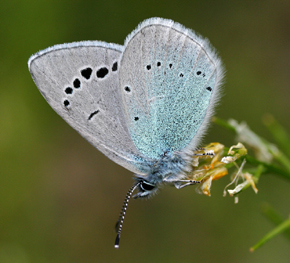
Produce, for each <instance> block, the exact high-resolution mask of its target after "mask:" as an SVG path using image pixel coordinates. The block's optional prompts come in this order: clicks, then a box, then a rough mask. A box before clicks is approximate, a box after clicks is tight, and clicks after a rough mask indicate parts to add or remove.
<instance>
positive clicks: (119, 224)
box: [115, 183, 140, 248]
mask: <svg viewBox="0 0 290 263" xmlns="http://www.w3.org/2000/svg"><path fill="white" fill-rule="evenodd" d="M139 184H140V183H137V184H134V185H133V186H132V187H131V188H130V189H129V191H128V192H127V194H126V197H125V200H124V203H123V207H122V209H121V212H120V216H119V219H118V221H117V223H116V226H115V231H116V232H117V237H116V240H115V248H119V242H120V237H121V231H122V227H123V223H124V219H125V214H126V210H127V207H128V204H129V201H130V198H131V196H132V194H133V192H134V191H135V189H136V188H137V187H138V186H139Z"/></svg>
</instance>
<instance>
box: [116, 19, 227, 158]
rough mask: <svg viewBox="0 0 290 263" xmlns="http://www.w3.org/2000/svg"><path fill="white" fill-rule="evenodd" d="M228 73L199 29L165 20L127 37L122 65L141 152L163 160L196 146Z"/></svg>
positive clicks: (126, 101)
mask: <svg viewBox="0 0 290 263" xmlns="http://www.w3.org/2000/svg"><path fill="white" fill-rule="evenodd" d="M222 75H223V70H222V66H221V61H220V60H219V58H218V57H217V56H216V54H215V52H214V51H213V49H212V48H211V47H210V46H209V43H208V41H207V40H205V39H203V38H201V37H199V36H197V35H196V34H195V33H194V32H193V31H191V30H189V29H186V28H184V27H183V26H181V25H180V24H178V23H174V22H173V21H171V20H165V19H161V18H153V19H149V20H145V21H144V22H143V23H141V24H140V25H139V26H138V27H137V29H136V30H135V31H133V32H132V33H131V35H129V36H128V37H127V39H126V42H125V50H124V53H123V55H122V59H121V68H120V85H121V86H120V87H121V90H122V98H123V101H124V108H125V115H126V118H127V122H128V128H129V132H130V135H131V137H132V140H133V141H134V143H135V145H136V147H137V148H138V149H139V150H140V152H142V153H143V154H144V155H146V156H147V157H148V158H153V159H154V158H157V159H158V158H159V157H160V156H161V155H162V154H164V152H167V151H182V150H184V149H190V150H192V149H193V148H195V147H196V146H197V143H198V142H199V139H200V137H201V136H202V133H203V132H204V130H205V128H206V126H207V124H208V122H209V117H210V116H211V114H212V111H213V105H214V103H215V101H216V100H217V98H218V88H219V86H220V83H221V79H222ZM136 76H138V77H136Z"/></svg>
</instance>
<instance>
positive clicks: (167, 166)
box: [134, 151, 191, 198]
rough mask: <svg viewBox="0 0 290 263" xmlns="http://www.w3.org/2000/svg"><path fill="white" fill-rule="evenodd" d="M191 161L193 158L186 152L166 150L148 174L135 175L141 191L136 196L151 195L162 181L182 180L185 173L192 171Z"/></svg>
mask: <svg viewBox="0 0 290 263" xmlns="http://www.w3.org/2000/svg"><path fill="white" fill-rule="evenodd" d="M190 161H191V158H190V157H189V156H187V155H186V154H185V153H180V152H170V151H166V152H164V154H163V155H162V156H161V157H160V159H159V160H157V161H156V162H154V163H153V164H152V165H151V167H150V169H149V171H148V174H147V175H145V176H140V175H137V174H136V175H135V176H136V177H137V178H135V180H136V182H137V184H139V185H138V189H139V192H138V193H137V194H136V195H135V196H134V197H135V198H139V197H148V196H151V195H152V194H154V193H156V191H157V190H158V188H159V186H160V185H161V184H162V183H174V182H176V181H178V180H181V179H182V178H184V177H185V173H186V172H188V171H190Z"/></svg>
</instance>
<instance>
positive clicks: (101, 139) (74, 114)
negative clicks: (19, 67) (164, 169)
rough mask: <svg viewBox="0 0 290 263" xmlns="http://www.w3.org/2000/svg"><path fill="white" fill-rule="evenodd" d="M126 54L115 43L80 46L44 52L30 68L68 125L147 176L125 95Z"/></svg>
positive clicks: (119, 161) (130, 168) (121, 47)
mask: <svg viewBox="0 0 290 263" xmlns="http://www.w3.org/2000/svg"><path fill="white" fill-rule="evenodd" d="M122 52H123V46H119V45H115V44H107V43H104V42H98V41H94V42H91V41H87V42H78V43H71V44H63V45H57V46H54V47H51V48H48V49H46V50H44V51H40V52H38V53H37V54H36V55H34V56H32V57H31V58H30V60H29V62H28V64H29V70H30V72H31V75H32V77H33V80H34V82H35V84H36V85H37V87H38V88H39V90H40V92H41V94H42V95H43V96H44V98H45V99H46V100H47V102H48V103H49V104H50V106H51V107H52V108H53V109H54V110H55V111H56V112H57V113H58V114H59V115H60V116H61V117H62V118H63V119H64V120H65V121H66V122H68V123H69V124H70V125H71V126H72V127H73V128H74V129H76V130H77V131H78V132H79V133H80V134H81V135H82V136H83V137H85V138H86V139H87V140H88V141H89V142H90V143H91V144H92V145H94V146H95V147H96V148H97V149H98V150H100V151H101V152H102V153H104V154H105V155H106V156H107V157H109V158H110V159H112V160H113V161H115V162H116V163H118V164H120V165H122V166H123V167H125V168H127V169H128V170H130V171H132V172H135V173H139V174H142V173H143V171H142V167H143V166H142V165H143V164H142V161H140V160H141V159H140V160H138V159H137V157H138V156H140V152H139V151H138V150H137V149H136V147H135V145H134V143H133V141H132V140H131V138H130V135H129V133H128V129H127V124H126V121H125V116H124V114H123V109H122V107H123V105H122V100H121V97H120V92H119V61H120V57H121V54H122ZM139 161H140V162H139Z"/></svg>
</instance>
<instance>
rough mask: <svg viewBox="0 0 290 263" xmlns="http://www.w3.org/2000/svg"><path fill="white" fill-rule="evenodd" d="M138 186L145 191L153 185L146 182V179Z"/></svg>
mask: <svg viewBox="0 0 290 263" xmlns="http://www.w3.org/2000/svg"><path fill="white" fill-rule="evenodd" d="M140 188H141V189H142V190H143V191H144V192H145V191H151V190H153V189H154V188H155V185H153V184H149V183H148V182H146V181H143V182H142V183H141V184H140Z"/></svg>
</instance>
